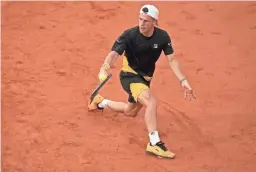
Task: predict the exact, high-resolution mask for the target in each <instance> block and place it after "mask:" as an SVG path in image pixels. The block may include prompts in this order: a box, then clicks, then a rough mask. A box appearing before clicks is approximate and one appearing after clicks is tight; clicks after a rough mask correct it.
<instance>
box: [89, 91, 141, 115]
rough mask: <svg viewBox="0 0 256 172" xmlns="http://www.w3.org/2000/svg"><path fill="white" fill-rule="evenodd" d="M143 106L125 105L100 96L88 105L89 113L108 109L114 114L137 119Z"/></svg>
mask: <svg viewBox="0 0 256 172" xmlns="http://www.w3.org/2000/svg"><path fill="white" fill-rule="evenodd" d="M142 107H143V106H142V105H141V104H140V103H132V102H128V103H124V102H118V101H113V100H108V99H105V98H104V97H103V96H101V95H100V94H97V95H96V96H95V97H93V99H92V101H91V102H89V104H88V109H89V111H94V110H97V109H100V110H101V109H104V108H108V109H110V110H112V111H114V112H119V113H124V114H125V115H127V116H130V117H135V116H136V115H137V114H138V112H139V111H140V110H141V108H142Z"/></svg>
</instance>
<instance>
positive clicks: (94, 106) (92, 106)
mask: <svg viewBox="0 0 256 172" xmlns="http://www.w3.org/2000/svg"><path fill="white" fill-rule="evenodd" d="M103 100H104V98H103V97H102V96H101V95H100V94H97V95H96V96H94V97H93V99H92V100H89V102H88V110H89V111H93V110H97V109H99V107H98V104H99V103H101V102H102V101H103Z"/></svg>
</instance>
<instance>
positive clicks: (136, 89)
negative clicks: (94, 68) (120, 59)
mask: <svg viewBox="0 0 256 172" xmlns="http://www.w3.org/2000/svg"><path fill="white" fill-rule="evenodd" d="M119 77H120V82H121V85H122V87H123V89H124V90H125V91H126V92H127V93H128V95H129V98H128V102H130V103H136V102H137V101H138V96H139V95H140V93H141V92H142V91H144V90H146V89H149V88H150V81H147V80H146V79H145V78H143V77H141V76H139V75H137V74H134V73H131V72H124V71H121V72H120V75H119Z"/></svg>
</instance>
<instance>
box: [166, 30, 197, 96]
mask: <svg viewBox="0 0 256 172" xmlns="http://www.w3.org/2000/svg"><path fill="white" fill-rule="evenodd" d="M165 39H166V42H165V45H164V47H163V51H164V53H165V56H166V57H167V60H168V64H169V66H170V68H171V70H172V71H173V73H174V74H175V76H176V77H177V78H178V80H179V81H180V84H181V85H182V87H183V88H184V89H185V93H184V96H185V98H188V99H193V98H194V99H195V95H194V92H193V89H192V87H191V86H190V84H189V82H188V80H187V78H186V77H185V75H184V74H183V73H182V71H181V68H180V63H179V61H178V60H177V58H176V57H175V55H174V50H173V47H172V43H171V39H170V37H169V35H168V34H167V35H166V37H165Z"/></svg>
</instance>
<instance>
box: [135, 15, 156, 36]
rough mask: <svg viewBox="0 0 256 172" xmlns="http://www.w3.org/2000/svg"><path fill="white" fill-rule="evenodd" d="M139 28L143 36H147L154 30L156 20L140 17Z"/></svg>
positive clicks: (145, 16) (146, 16) (144, 16)
mask: <svg viewBox="0 0 256 172" xmlns="http://www.w3.org/2000/svg"><path fill="white" fill-rule="evenodd" d="M139 28H140V32H141V33H142V34H147V33H149V32H150V31H152V29H153V28H154V19H153V18H152V17H150V16H148V15H145V14H140V15H139Z"/></svg>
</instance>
